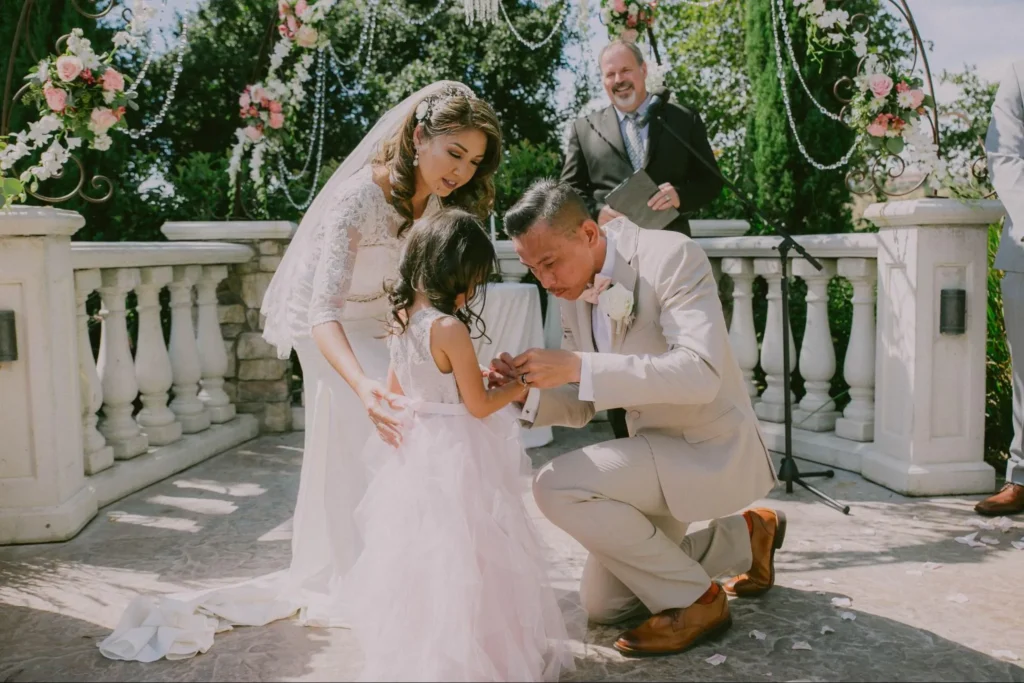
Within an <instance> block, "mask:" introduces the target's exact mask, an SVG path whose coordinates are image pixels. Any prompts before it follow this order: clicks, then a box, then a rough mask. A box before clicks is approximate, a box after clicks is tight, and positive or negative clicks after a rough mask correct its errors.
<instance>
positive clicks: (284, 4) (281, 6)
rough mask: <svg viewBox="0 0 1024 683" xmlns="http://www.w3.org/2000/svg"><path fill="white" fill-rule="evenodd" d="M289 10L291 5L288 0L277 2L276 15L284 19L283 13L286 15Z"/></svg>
mask: <svg viewBox="0 0 1024 683" xmlns="http://www.w3.org/2000/svg"><path fill="white" fill-rule="evenodd" d="M291 11H292V7H291V4H289V2H288V0H280V1H279V2H278V3H277V16H279V17H281V18H282V19H284V17H285V15H287V14H288V13H289V12H291Z"/></svg>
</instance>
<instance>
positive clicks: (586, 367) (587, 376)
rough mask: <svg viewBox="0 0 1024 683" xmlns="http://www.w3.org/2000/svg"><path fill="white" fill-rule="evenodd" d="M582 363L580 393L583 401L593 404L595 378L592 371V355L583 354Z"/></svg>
mask: <svg viewBox="0 0 1024 683" xmlns="http://www.w3.org/2000/svg"><path fill="white" fill-rule="evenodd" d="M580 356H581V361H580V393H579V398H580V400H581V401H587V402H593V400H594V377H593V372H592V371H591V369H590V354H589V353H581V354H580Z"/></svg>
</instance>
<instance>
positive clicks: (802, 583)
mask: <svg viewBox="0 0 1024 683" xmlns="http://www.w3.org/2000/svg"><path fill="white" fill-rule="evenodd" d="M793 585H794V586H810V585H811V582H810V581H806V580H804V579H797V580H795V581H794V582H793Z"/></svg>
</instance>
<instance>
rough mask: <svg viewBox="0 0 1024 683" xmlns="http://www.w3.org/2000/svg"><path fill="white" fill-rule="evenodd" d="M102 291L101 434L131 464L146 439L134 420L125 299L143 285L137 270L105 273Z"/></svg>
mask: <svg viewBox="0 0 1024 683" xmlns="http://www.w3.org/2000/svg"><path fill="white" fill-rule="evenodd" d="M101 277H102V282H101V286H100V287H99V288H98V289H99V292H100V297H101V299H102V304H103V309H102V310H101V311H100V315H101V316H102V317H103V334H102V337H101V341H100V354H99V362H98V363H97V364H96V365H97V371H98V372H99V376H100V379H101V382H102V385H103V420H102V421H101V422H100V426H99V429H100V432H101V433H102V434H103V436H105V437H106V439H107V443H109V444H110V445H111V447H112V448H113V449H114V457H115V458H117V459H118V460H127V459H129V458H134V457H135V456H137V455H139V454H141V453H145V452H146V449H147V448H148V447H149V441H148V440H147V439H146V435H145V434H143V433H142V432H141V431H140V430H139V425H138V423H136V422H135V419H134V418H133V417H132V411H133V410H134V407H135V406H134V402H135V397H136V396H138V394H139V385H138V383H137V382H136V380H135V366H134V363H133V361H132V352H131V348H130V342H129V339H128V325H127V318H126V311H125V298H126V297H127V296H128V292H130V291H132V290H133V289H135V287H136V286H137V285H138V284H139V271H138V269H137V268H116V269H104V270H103V271H101Z"/></svg>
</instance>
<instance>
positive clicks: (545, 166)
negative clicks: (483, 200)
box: [494, 140, 562, 239]
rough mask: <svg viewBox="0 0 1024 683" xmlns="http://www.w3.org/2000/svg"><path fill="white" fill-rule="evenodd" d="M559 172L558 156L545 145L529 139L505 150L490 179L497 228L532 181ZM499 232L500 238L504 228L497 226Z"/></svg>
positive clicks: (560, 163) (503, 235)
mask: <svg viewBox="0 0 1024 683" xmlns="http://www.w3.org/2000/svg"><path fill="white" fill-rule="evenodd" d="M561 170H562V158H561V156H560V155H559V153H558V152H557V151H555V150H554V149H552V148H551V147H549V146H548V145H545V144H540V145H534V144H533V143H531V142H530V141H529V140H522V141H520V142H518V143H516V144H514V145H512V146H510V147H508V148H506V149H505V159H504V160H503V162H502V164H501V167H500V168H499V170H498V173H497V174H495V177H494V188H495V199H494V211H495V213H496V214H497V218H498V219H499V223H498V225H499V226H500V225H501V223H500V219H501V217H502V216H504V215H505V212H506V211H508V209H510V208H511V207H512V205H513V204H514V203H515V202H516V200H517V199H519V197H521V196H522V194H523V192H525V191H526V188H528V187H529V186H530V185H531V184H532V183H533V182H534V181H536V180H540V179H541V178H557V177H558V176H559V173H560V172H561ZM499 233H500V237H501V238H502V239H504V238H505V233H504V228H500V227H499Z"/></svg>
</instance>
